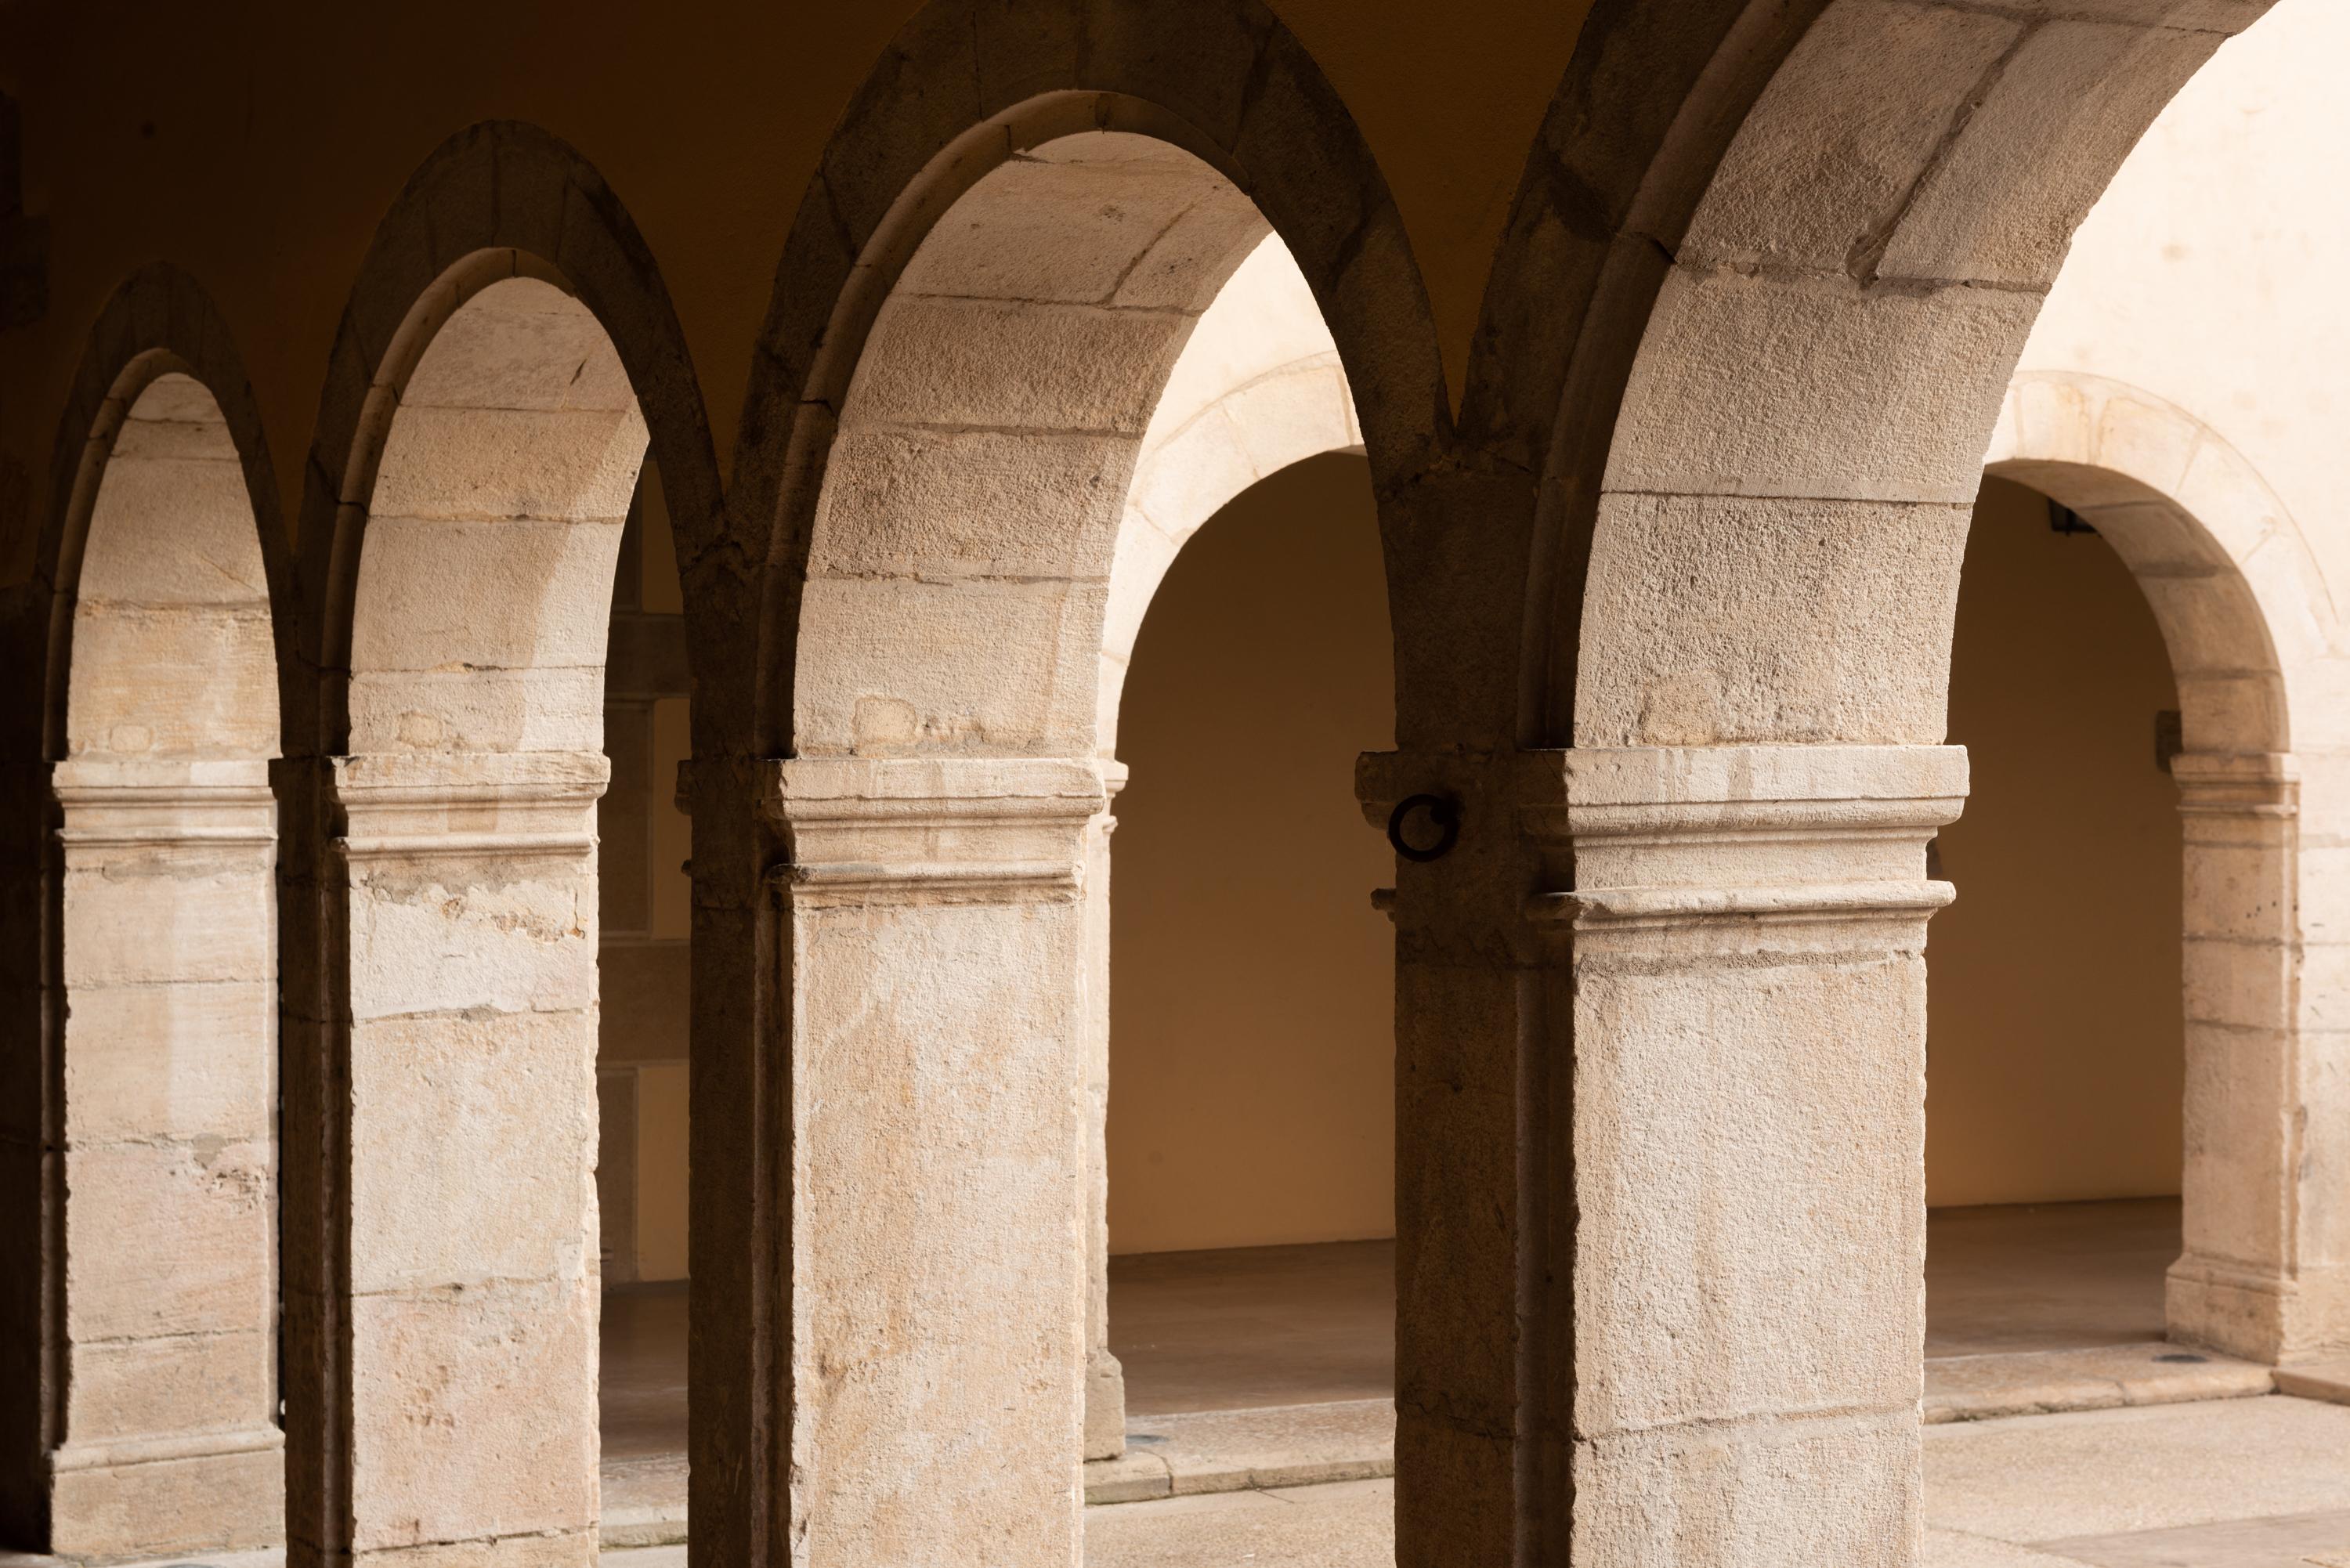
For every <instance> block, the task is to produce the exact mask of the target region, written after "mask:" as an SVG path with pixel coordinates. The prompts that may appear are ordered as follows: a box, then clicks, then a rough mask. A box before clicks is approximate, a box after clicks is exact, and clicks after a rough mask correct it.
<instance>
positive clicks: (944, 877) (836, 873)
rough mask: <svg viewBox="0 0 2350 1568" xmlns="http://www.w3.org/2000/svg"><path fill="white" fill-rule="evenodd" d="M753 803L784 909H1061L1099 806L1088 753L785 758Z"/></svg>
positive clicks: (1095, 771)
mask: <svg viewBox="0 0 2350 1568" xmlns="http://www.w3.org/2000/svg"><path fill="white" fill-rule="evenodd" d="M773 767H774V771H773V773H772V774H770V775H769V781H768V784H767V787H766V790H765V792H764V803H763V804H764V809H765V811H766V812H767V815H769V817H770V818H771V819H772V820H774V821H775V823H776V824H777V826H780V827H781V828H782V829H783V832H784V836H785V843H786V845H787V846H788V849H789V852H790V855H791V861H790V863H789V864H788V865H787V866H785V867H782V868H781V869H780V871H779V872H778V879H779V884H780V886H781V887H782V888H783V890H784V891H785V894H786V895H787V896H788V897H789V898H791V899H792V901H793V902H794V903H795V904H800V905H804V906H811V907H814V906H822V905H827V904H872V903H924V904H936V903H1008V902H1029V901H1055V902H1057V901H1066V900H1070V899H1074V898H1076V896H1077V894H1078V891H1079V889H1080V888H1082V886H1083V884H1084V866H1085V830H1086V826H1087V824H1088V823H1090V822H1092V821H1094V820H1095V819H1096V818H1097V817H1098V816H1099V815H1101V814H1102V812H1103V811H1104V810H1106V809H1107V805H1108V795H1107V791H1106V789H1105V787H1104V781H1103V770H1102V764H1101V763H1099V762H1097V760H1096V759H1094V758H1090V757H794V758H790V759H787V760H785V761H782V762H778V763H775V764H773Z"/></svg>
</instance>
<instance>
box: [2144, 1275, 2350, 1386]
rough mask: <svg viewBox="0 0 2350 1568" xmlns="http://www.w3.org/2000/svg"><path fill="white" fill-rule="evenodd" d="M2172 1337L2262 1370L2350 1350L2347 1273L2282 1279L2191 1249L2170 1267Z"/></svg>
mask: <svg viewBox="0 0 2350 1568" xmlns="http://www.w3.org/2000/svg"><path fill="white" fill-rule="evenodd" d="M2163 1304H2164V1310H2165V1314H2166V1315H2167V1316H2168V1320H2169V1324H2170V1337H2171V1338H2173V1339H2175V1340H2178V1341H2180V1342H2182V1343H2185V1344H2191V1345H2204V1346H2207V1347H2209V1348H2210V1349H2213V1350H2218V1351H2223V1352H2225V1353H2226V1354H2228V1355H2234V1356H2241V1357H2242V1358H2243V1359H2244V1360H2247V1361H2257V1362H2260V1363H2262V1365H2264V1366H2284V1365H2287V1364H2290V1363H2293V1362H2297V1361H2317V1360H2324V1359H2326V1358H2329V1357H2333V1356H2338V1355H2343V1354H2344V1353H2345V1351H2350V1269H2338V1268H2336V1269H2324V1270H2315V1271H2305V1272H2303V1273H2301V1274H2300V1275H2298V1276H2297V1277H2294V1278H2284V1277H2281V1276H2279V1275H2276V1274H2272V1273H2266V1272H2258V1271H2255V1270H2251V1269H2248V1268H2246V1267H2244V1266H2243V1265H2242V1264H2241V1263H2236V1262H2228V1261H2226V1260H2223V1259H2217V1258H2206V1257H2201V1256H2199V1255H2197V1254H2195V1253H2193V1252H2189V1254H2187V1256H2185V1257H2183V1258H2181V1259H2179V1260H2178V1262H2176V1263H2173V1264H2171V1265H2170V1272H2169V1274H2168V1278H2167V1280H2166V1282H2165V1288H2164V1303H2163Z"/></svg>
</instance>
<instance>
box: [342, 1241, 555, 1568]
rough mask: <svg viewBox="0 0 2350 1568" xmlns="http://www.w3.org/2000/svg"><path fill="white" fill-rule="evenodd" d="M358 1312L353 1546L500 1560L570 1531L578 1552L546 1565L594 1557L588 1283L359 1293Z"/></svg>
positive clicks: (353, 1417) (352, 1307) (506, 1283)
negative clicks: (516, 1539) (457, 1461)
mask: <svg viewBox="0 0 2350 1568" xmlns="http://www.w3.org/2000/svg"><path fill="white" fill-rule="evenodd" d="M350 1312H351V1321H352V1334H353V1336H354V1338H355V1340H356V1342H357V1343H358V1345H359V1346H360V1347H361V1354H360V1355H359V1358H358V1359H357V1361H356V1364H355V1365H354V1366H353V1369H352V1370H353V1383H352V1388H351V1411H352V1415H351V1422H352V1427H351V1431H352V1442H353V1445H354V1449H353V1456H352V1458H353V1462H354V1465H355V1467H356V1470H357V1474H358V1476H359V1478H360V1480H361V1481H362V1483H363V1484H362V1485H361V1486H360V1488H359V1490H357V1492H356V1495H355V1496H354V1498H353V1500H352V1501H353V1511H354V1514H355V1516H356V1520H355V1523H356V1529H355V1533H354V1538H353V1546H354V1548H355V1549H356V1550H358V1551H360V1552H379V1551H387V1550H398V1549H401V1548H414V1547H427V1546H435V1545H438V1546H440V1547H441V1548H442V1550H456V1549H458V1548H460V1547H462V1548H463V1551H464V1552H470V1553H478V1554H483V1560H493V1559H494V1554H495V1553H497V1552H504V1551H508V1550H513V1549H514V1548H513V1547H512V1546H511V1545H510V1544H509V1543H508V1542H506V1541H505V1539H504V1538H507V1537H513V1536H519V1535H527V1534H534V1533H540V1532H578V1534H579V1535H580V1536H582V1537H584V1543H585V1544H584V1550H583V1549H582V1547H581V1546H580V1544H579V1542H573V1544H572V1547H571V1549H570V1550H569V1551H567V1552H563V1551H557V1550H556V1547H555V1546H554V1545H550V1546H549V1548H548V1549H547V1550H548V1551H550V1552H556V1555H554V1556H553V1557H552V1558H549V1559H547V1560H549V1561H559V1562H567V1563H584V1562H587V1561H590V1560H592V1558H593V1556H594V1532H593V1529H592V1526H593V1522H594V1520H595V1515H596V1454H597V1447H598V1443H597V1433H596V1392H595V1390H596V1286H595V1282H594V1279H593V1277H592V1276H590V1275H587V1274H586V1273H584V1272H583V1273H577V1274H574V1275H573V1276H571V1277H570V1278H567V1279H554V1280H547V1281H544V1282H521V1281H501V1282H496V1283H494V1284H486V1285H479V1286H474V1287H472V1288H463V1287H458V1288H449V1289H442V1290H435V1291H432V1292H426V1293H399V1294H387V1295H361V1296H357V1297H354V1298H353V1299H352V1302H351V1304H350ZM461 1434H462V1438H461V1436H460V1435H461ZM460 1440H462V1442H463V1446H464V1450H463V1451H464V1453H465V1455H466V1462H465V1463H464V1464H463V1465H460V1466H452V1464H451V1463H450V1458H451V1445H452V1443H454V1442H457V1441H460ZM463 1560H467V1561H471V1560H473V1558H470V1557H469V1558H465V1559H463ZM532 1560H534V1561H537V1560H540V1559H538V1558H536V1556H534V1557H533V1559H532Z"/></svg>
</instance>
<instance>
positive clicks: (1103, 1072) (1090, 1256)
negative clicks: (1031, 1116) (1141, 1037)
mask: <svg viewBox="0 0 2350 1568" xmlns="http://www.w3.org/2000/svg"><path fill="white" fill-rule="evenodd" d="M1101 773H1102V798H1103V801H1104V803H1105V805H1107V803H1108V802H1111V801H1115V800H1116V799H1117V798H1118V791H1119V790H1122V789H1124V788H1125V787H1126V764H1125V763H1109V762H1106V763H1102V765H1101ZM1117 831H1118V818H1117V817H1115V816H1112V815H1110V814H1109V813H1108V811H1107V810H1105V811H1103V813H1102V815H1099V816H1097V817H1096V818H1095V819H1094V821H1093V825H1092V826H1091V827H1089V828H1088V829H1087V833H1086V887H1085V894H1086V973H1085V981H1086V1447H1085V1457H1086V1458H1087V1459H1117V1458H1118V1456H1119V1455H1121V1454H1123V1453H1125V1452H1126V1369H1125V1368H1124V1367H1122V1366H1119V1365H1118V1357H1117V1356H1115V1355H1111V1354H1110V1351H1109V982H1110V972H1109V967H1110V966H1109V932H1110V924H1109V922H1110V909H1109V840H1110V835H1111V834H1113V833H1116V832H1117Z"/></svg>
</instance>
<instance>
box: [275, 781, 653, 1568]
mask: <svg viewBox="0 0 2350 1568" xmlns="http://www.w3.org/2000/svg"><path fill="white" fill-rule="evenodd" d="M607 775H608V768H607V764H606V763H605V761H604V759H603V758H602V757H601V756H598V755H593V754H577V753H500V754H450V753H414V754H403V755H383V756H360V757H346V758H338V759H336V760H335V761H334V763H333V764H332V772H331V777H330V779H329V781H328V788H329V790H330V793H331V801H330V809H331V812H332V816H333V820H334V822H335V824H336V826H337V827H338V834H339V836H338V837H337V838H336V840H335V842H334V844H333V846H332V847H333V850H334V853H335V857H336V858H337V860H338V862H339V870H336V871H333V872H331V877H332V880H333V888H332V893H333V897H332V898H330V903H329V907H330V909H332V910H333V911H334V913H333V914H332V916H331V918H330V929H329V930H328V947H329V949H330V950H333V949H335V948H342V949H343V950H344V962H345V963H346V964H347V966H348V967H347V969H346V970H345V971H343V972H342V973H341V974H340V975H339V976H338V977H337V980H338V984H339V986H340V987H341V988H343V989H344V992H345V994H344V998H343V1002H342V1006H341V1009H340V1011H341V1012H342V1016H341V1017H340V1018H339V1019H335V1020H330V1022H329V1024H328V1030H327V1041H328V1045H327V1062H326V1064H325V1081H324V1084H323V1085H322V1086H321V1088H320V1089H319V1091H318V1098H319V1103H320V1105H321V1106H322V1107H323V1108H322V1109H321V1110H320V1111H318V1112H317V1113H316V1114H317V1115H319V1116H321V1118H322V1122H323V1144H324V1147H325V1150H326V1154H325V1160H326V1166H327V1180H326V1182H325V1185H324V1188H323V1189H322V1194H321V1198H322V1201H323V1203H324V1207H325V1214H324V1226H323V1232H324V1237H325V1240H324V1243H323V1245H322V1246H321V1247H320V1248H319V1249H318V1251H323V1252H325V1253H326V1254H327V1255H326V1256H325V1257H324V1258H319V1257H316V1256H311V1255H307V1252H306V1255H304V1256H303V1257H302V1258H301V1259H300V1264H301V1267H302V1269H303V1272H305V1273H306V1274H307V1277H306V1278H304V1279H300V1280H291V1281H289V1284H290V1285H292V1286H293V1287H294V1288H296V1289H307V1290H314V1291H316V1292H317V1297H316V1299H314V1300H312V1301H309V1302H307V1303H299V1304H296V1303H289V1311H292V1312H295V1313H296V1314H300V1315H302V1317H303V1318H304V1329H305V1332H304V1333H303V1334H302V1335H301V1338H300V1341H299V1343H301V1344H302V1345H304V1346H305V1347H306V1348H307V1354H308V1355H311V1356H313V1357H315V1358H316V1360H317V1365H315V1366H294V1367H293V1368H292V1369H291V1372H290V1376H293V1377H296V1378H302V1379H307V1386H306V1387H305V1388H304V1408H305V1410H306V1412H307V1413H308V1415H309V1416H310V1417H311V1418H312V1419H314V1420H316V1421H317V1422H319V1423H320V1429H317V1430H313V1431H309V1432H306V1433H304V1434H302V1441H301V1442H300V1443H299V1444H298V1445H297V1449H298V1453H297V1459H298V1461H299V1462H298V1463H297V1464H296V1467H295V1469H294V1472H293V1474H294V1481H295V1489H294V1490H295V1502H296V1507H295V1508H294V1509H293V1511H292V1512H291V1515H290V1520H291V1524H290V1529H289V1535H290V1542H289V1544H290V1546H291V1549H292V1560H293V1561H294V1562H295V1563H305V1564H315V1563H329V1562H336V1561H347V1560H349V1559H354V1558H378V1559H384V1560H390V1559H391V1558H393V1557H395V1556H397V1557H398V1558H400V1560H401V1561H403V1562H405V1563H415V1564H419V1565H436V1564H448V1565H452V1568H454V1565H458V1564H463V1565H466V1568H473V1565H475V1564H500V1565H505V1564H512V1565H515V1568H557V1565H571V1564H578V1565H588V1564H592V1563H594V1562H595V1560H596V1556H597V1539H596V1528H597V1510H598V1481H597V1461H598V1434H597V1425H596V1421H597V1403H596V1328H597V1314H598V1275H597V1264H596V1236H597V1220H596V1201H595V1187H594V1167H595V1159H596V1127H597V1118H596V1014H597V978H596V946H597V910H596V839H595V834H594V811H595V805H596V801H597V798H598V795H600V794H602V792H603V789H604V784H605V781H606V778H607ZM290 1141H291V1139H290V1136H289V1142H290ZM294 1258H295V1254H293V1253H292V1252H289V1270H288V1272H289V1275H290V1274H292V1273H293V1272H295V1264H294V1262H293V1260H294Z"/></svg>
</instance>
